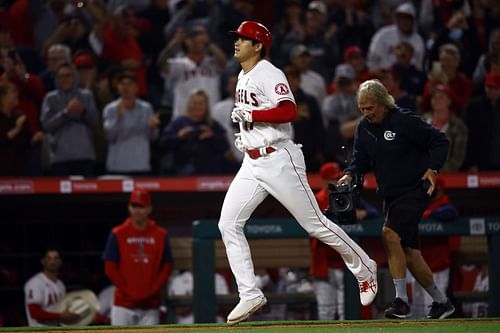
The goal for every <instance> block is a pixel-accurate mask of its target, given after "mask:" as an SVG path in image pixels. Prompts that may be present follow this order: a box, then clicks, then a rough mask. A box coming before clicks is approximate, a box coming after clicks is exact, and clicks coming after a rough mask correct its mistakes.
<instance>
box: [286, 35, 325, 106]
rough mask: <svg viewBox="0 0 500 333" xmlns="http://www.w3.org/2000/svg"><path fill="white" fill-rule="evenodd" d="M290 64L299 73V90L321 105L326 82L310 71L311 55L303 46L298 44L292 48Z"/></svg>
mask: <svg viewBox="0 0 500 333" xmlns="http://www.w3.org/2000/svg"><path fill="white" fill-rule="evenodd" d="M290 64H291V65H293V66H294V67H295V68H297V69H298V70H299V71H300V89H301V90H302V91H304V92H305V93H306V94H308V95H310V96H313V97H314V98H315V99H316V102H317V103H318V105H323V100H324V99H325V97H326V82H325V79H324V78H323V76H322V75H320V74H318V73H317V72H315V71H313V70H312V69H311V54H310V53H309V50H308V49H307V47H306V46H305V45H303V44H298V45H296V46H294V47H293V48H292V50H291V51H290Z"/></svg>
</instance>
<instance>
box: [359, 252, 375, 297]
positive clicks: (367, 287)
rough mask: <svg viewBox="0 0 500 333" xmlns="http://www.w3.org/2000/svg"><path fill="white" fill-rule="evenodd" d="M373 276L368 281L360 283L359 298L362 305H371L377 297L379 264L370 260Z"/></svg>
mask: <svg viewBox="0 0 500 333" xmlns="http://www.w3.org/2000/svg"><path fill="white" fill-rule="evenodd" d="M370 264H371V265H370V270H371V274H370V276H369V277H368V279H366V280H363V281H358V285H359V298H360V300H361V304H363V305H369V304H371V303H372V302H373V300H374V299H375V296H377V290H378V283H377V263H376V262H375V261H373V260H371V259H370Z"/></svg>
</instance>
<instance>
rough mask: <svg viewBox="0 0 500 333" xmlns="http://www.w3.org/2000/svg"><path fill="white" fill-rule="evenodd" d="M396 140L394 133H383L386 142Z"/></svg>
mask: <svg viewBox="0 0 500 333" xmlns="http://www.w3.org/2000/svg"><path fill="white" fill-rule="evenodd" d="M395 138H396V133H394V132H391V131H385V132H384V139H386V140H387V141H392V140H394V139H395Z"/></svg>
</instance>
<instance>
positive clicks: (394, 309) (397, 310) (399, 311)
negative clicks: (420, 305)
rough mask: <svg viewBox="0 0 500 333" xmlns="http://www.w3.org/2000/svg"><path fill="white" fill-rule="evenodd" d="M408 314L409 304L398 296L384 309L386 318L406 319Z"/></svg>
mask: <svg viewBox="0 0 500 333" xmlns="http://www.w3.org/2000/svg"><path fill="white" fill-rule="evenodd" d="M410 316H411V313H410V306H409V305H408V303H406V302H405V301H403V300H402V299H401V298H399V297H398V298H396V299H395V300H394V301H393V302H392V304H391V306H390V307H388V308H387V309H385V317H386V318H395V319H406V318H409V317H410Z"/></svg>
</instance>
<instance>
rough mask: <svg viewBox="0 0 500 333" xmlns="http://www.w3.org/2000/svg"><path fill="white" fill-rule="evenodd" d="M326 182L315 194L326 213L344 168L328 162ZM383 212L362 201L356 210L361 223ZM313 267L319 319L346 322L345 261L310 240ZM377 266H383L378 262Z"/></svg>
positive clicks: (324, 173) (323, 171)
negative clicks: (332, 189)
mask: <svg viewBox="0 0 500 333" xmlns="http://www.w3.org/2000/svg"><path fill="white" fill-rule="evenodd" d="M319 174H320V177H321V179H322V181H323V186H322V188H321V189H320V190H319V191H318V192H317V193H316V194H315V197H316V201H317V202H318V205H319V208H320V209H321V210H322V211H325V210H326V209H328V207H329V194H330V191H329V189H328V185H329V184H333V183H335V182H336V181H337V180H338V179H339V178H340V177H341V176H342V175H343V172H342V169H341V167H340V165H339V164H338V163H336V162H328V163H325V164H323V165H322V166H321V168H320V170H319ZM379 216H380V212H379V211H378V210H377V209H376V208H375V207H373V206H371V205H369V204H368V203H366V202H365V201H364V200H361V201H360V206H359V207H358V208H356V218H357V219H358V220H359V221H362V220H364V219H370V218H375V217H379ZM310 244H311V266H310V268H309V274H310V275H311V276H312V277H313V278H314V281H313V287H314V293H315V295H316V303H317V310H318V319H320V320H334V319H338V320H343V319H345V315H344V297H345V296H344V268H345V266H344V261H343V260H342V257H341V256H340V255H339V254H338V253H337V252H336V251H334V250H333V249H332V248H331V247H329V246H328V245H325V244H324V243H322V242H320V241H319V240H318V239H316V238H310ZM377 263H379V264H380V262H379V260H377Z"/></svg>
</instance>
